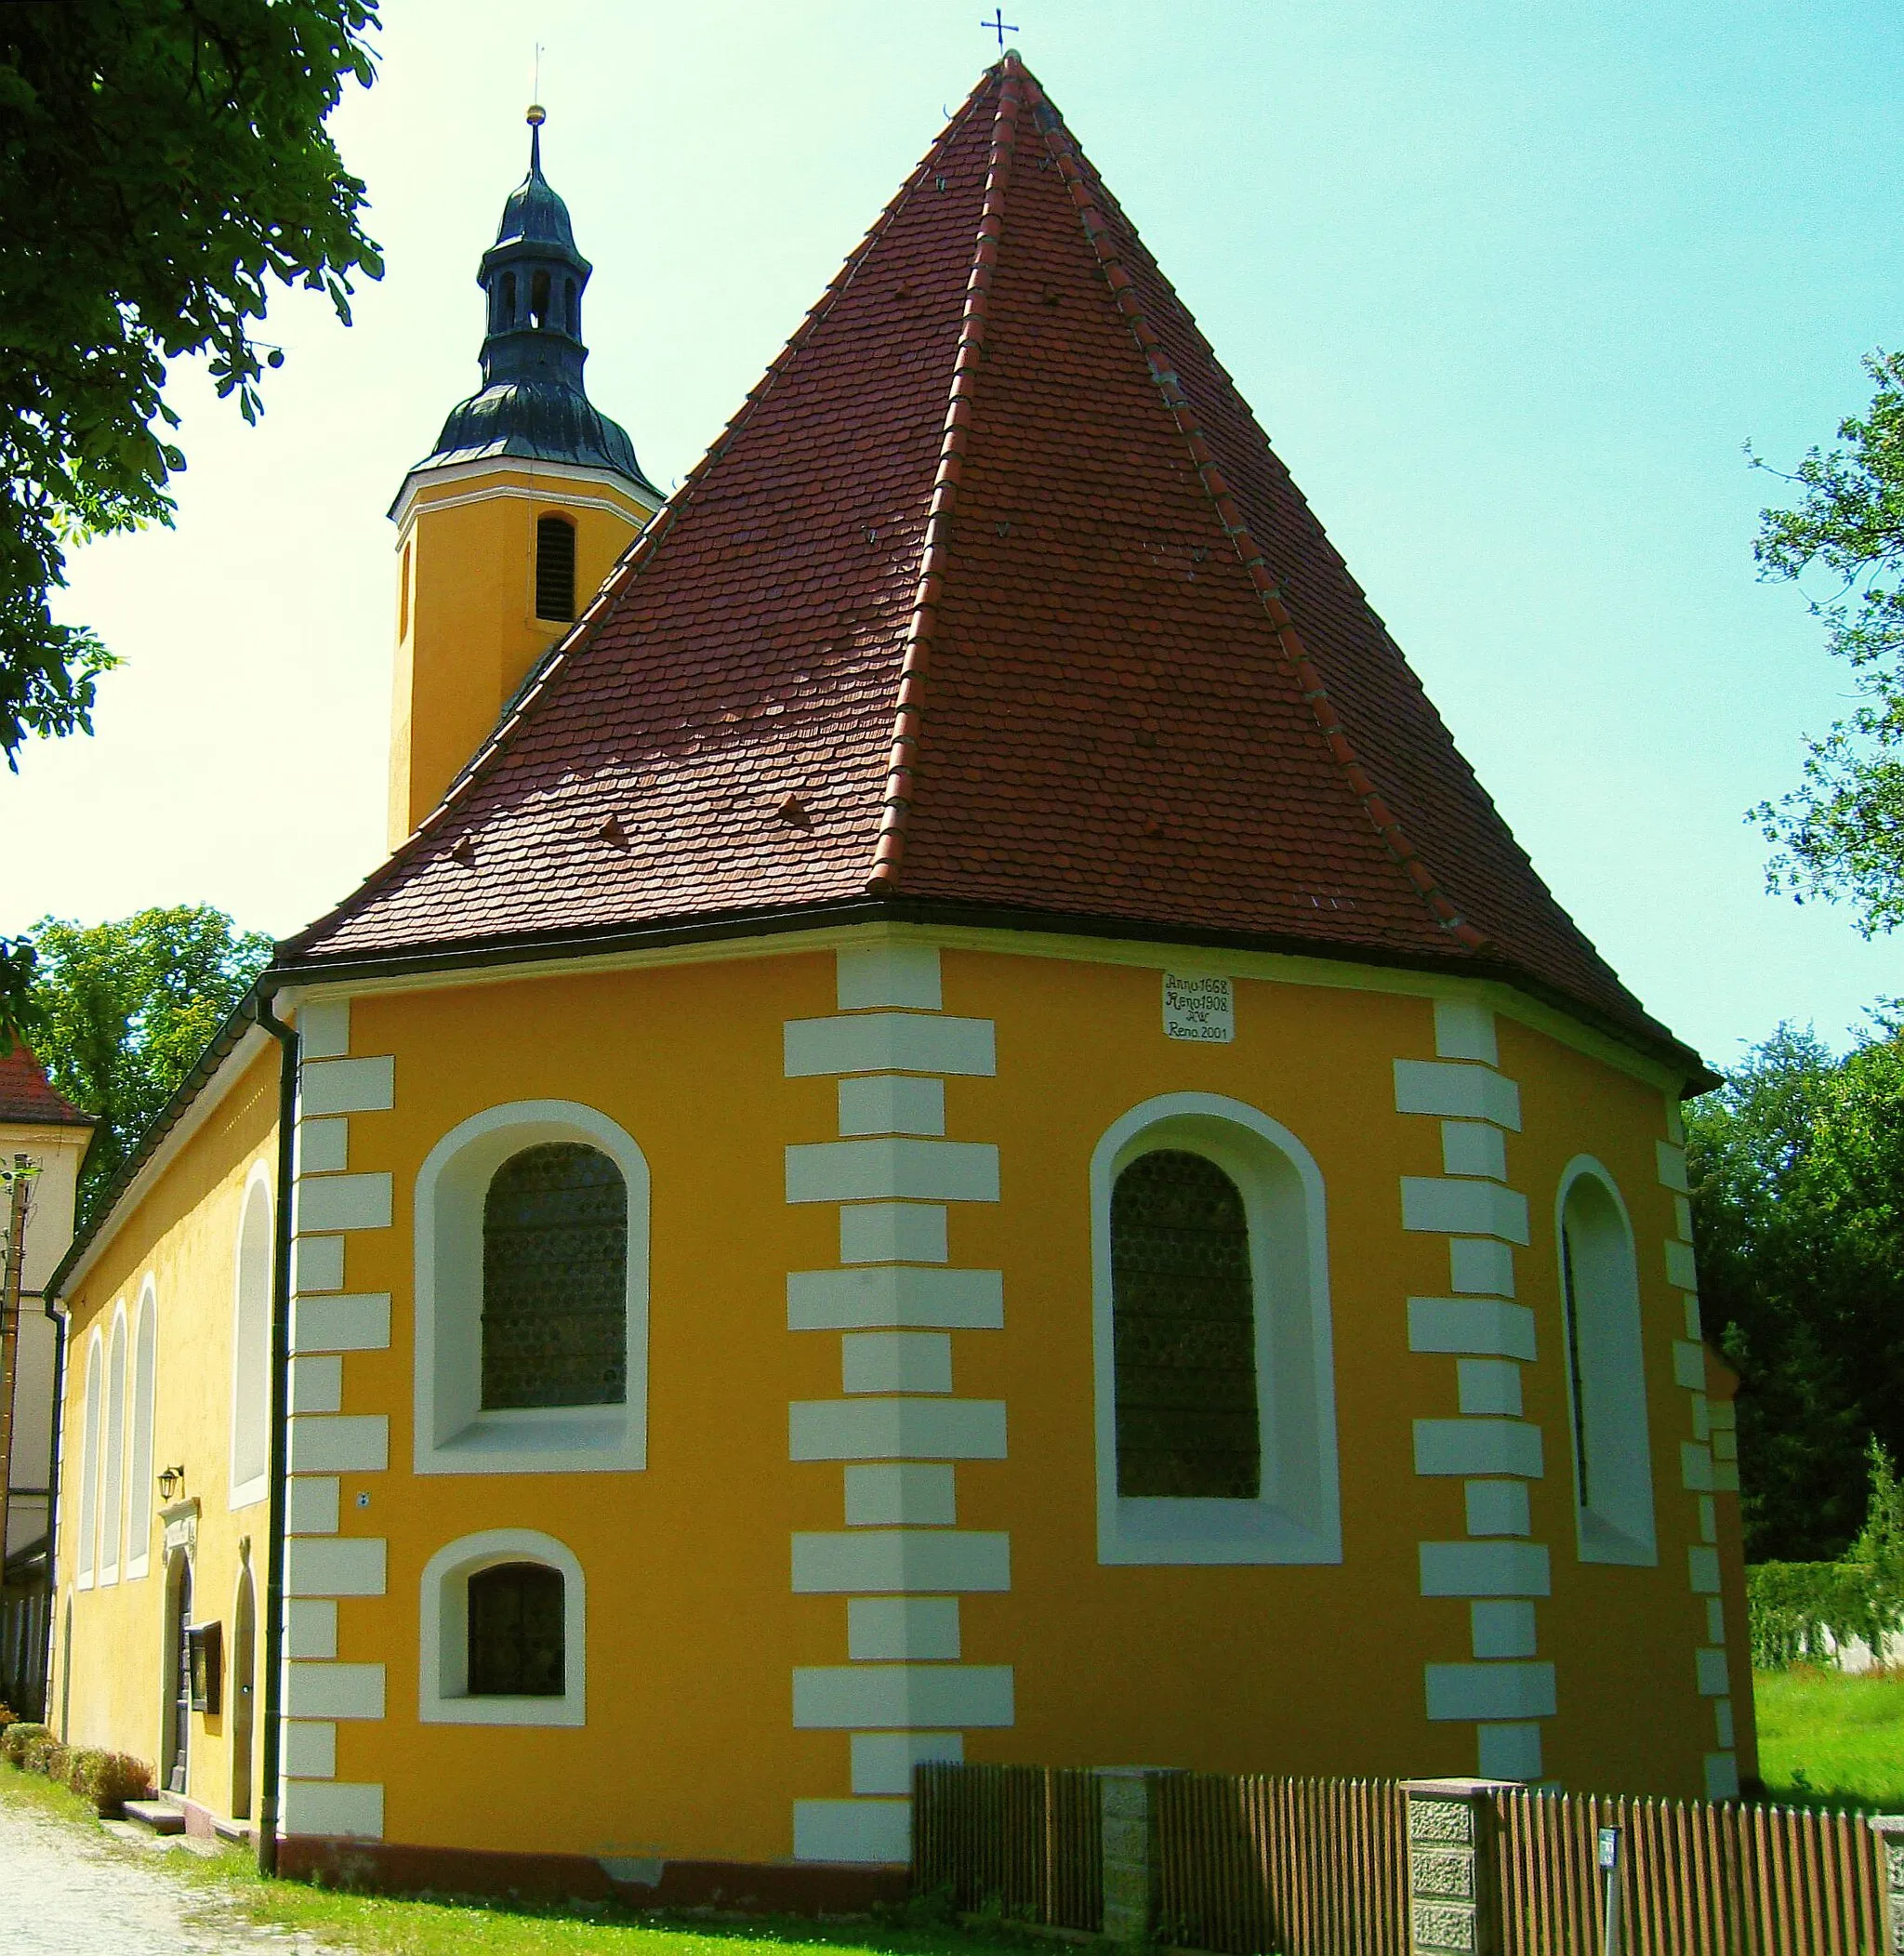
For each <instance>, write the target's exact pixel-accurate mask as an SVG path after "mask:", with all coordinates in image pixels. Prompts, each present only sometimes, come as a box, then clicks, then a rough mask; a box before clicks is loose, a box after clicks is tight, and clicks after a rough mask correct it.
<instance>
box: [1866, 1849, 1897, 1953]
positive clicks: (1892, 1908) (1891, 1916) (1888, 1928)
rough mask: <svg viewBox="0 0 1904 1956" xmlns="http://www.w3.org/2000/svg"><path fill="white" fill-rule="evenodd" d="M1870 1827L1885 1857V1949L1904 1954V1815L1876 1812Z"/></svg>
mask: <svg viewBox="0 0 1904 1956" xmlns="http://www.w3.org/2000/svg"><path fill="white" fill-rule="evenodd" d="M1871 1831H1872V1832H1873V1833H1874V1834H1876V1835H1877V1837H1878V1847H1879V1850H1880V1852H1882V1854H1883V1855H1884V1948H1885V1949H1886V1950H1887V1951H1889V1952H1891V1956H1904V1814H1873V1815H1872V1816H1871Z"/></svg>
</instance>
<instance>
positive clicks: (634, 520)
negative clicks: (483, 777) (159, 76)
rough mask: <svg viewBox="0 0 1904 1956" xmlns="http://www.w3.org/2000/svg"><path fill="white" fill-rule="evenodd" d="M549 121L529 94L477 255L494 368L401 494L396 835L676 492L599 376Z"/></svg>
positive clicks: (446, 780) (582, 271)
mask: <svg viewBox="0 0 1904 1956" xmlns="http://www.w3.org/2000/svg"><path fill="white" fill-rule="evenodd" d="M544 120H545V117H544V113H543V111H542V110H541V109H540V108H532V109H531V110H530V111H529V173H528V175H527V176H526V177H524V178H523V179H522V182H521V183H519V184H518V185H517V186H516V188H515V189H514V190H513V191H511V192H509V199H508V201H507V202H506V203H505V204H504V205H503V211H502V222H501V223H500V224H499V225H498V226H497V227H496V242H495V244H494V245H491V246H490V247H489V249H488V250H487V251H485V252H484V253H483V258H482V262H481V264H480V265H479V267H478V269H477V273H476V280H477V284H479V285H481V286H482V288H483V301H484V331H483V348H482V356H481V358H482V373H483V385H482V387H481V389H480V390H478V391H477V392H476V393H474V394H471V395H470V396H469V399H468V400H467V401H460V402H458V403H456V406H455V407H453V408H452V409H451V410H450V412H449V415H448V416H447V418H446V419H445V420H444V422H443V430H442V432H441V433H440V434H439V435H438V436H437V438H436V445H435V447H434V448H432V449H431V450H430V454H429V455H427V456H425V457H424V458H423V460H422V461H420V462H418V463H417V466H416V467H415V468H414V469H411V470H410V472H409V474H408V475H406V476H405V477H404V479H403V488H402V489H401V490H400V491H399V492H398V495H397V499H396V501H395V503H394V504H393V505H392V506H391V509H390V516H391V518H392V520H393V521H394V522H396V525H397V549H398V566H399V568H398V577H399V591H398V600H397V656H396V671H395V679H396V693H395V699H394V701H393V707H392V714H391V722H390V823H389V838H390V846H391V847H392V848H394V847H395V846H396V844H397V843H399V842H401V841H402V840H403V838H404V837H405V836H407V835H408V834H409V833H410V832H411V830H412V829H414V828H415V827H416V826H417V823H418V822H420V821H421V820H422V819H423V817H424V816H425V815H427V814H428V813H430V810H431V809H432V808H434V807H435V806H436V804H437V802H438V801H439V800H441V799H442V797H443V792H444V791H445V790H446V789H447V788H448V787H449V786H450V784H451V783H452V782H453V781H454V780H455V779H456V775H457V774H458V773H461V771H462V769H463V767H464V766H465V764H466V763H467V762H468V761H469V760H470V758H471V757H472V756H473V755H474V754H475V752H476V750H477V748H478V747H480V746H481V745H482V743H483V739H484V738H485V736H486V735H487V734H488V733H489V731H490V729H491V728H492V727H494V726H495V724H496V719H497V717H498V715H499V714H500V713H501V711H502V708H503V707H504V706H505V704H506V703H507V702H508V701H509V698H510V696H511V695H512V694H514V693H515V691H516V689H517V687H518V686H520V685H521V684H522V680H523V679H524V677H525V676H526V675H527V673H528V671H529V669H530V667H532V666H533V665H534V664H535V663H536V659H537V658H538V657H539V656H540V655H541V654H542V653H544V652H546V651H547V650H548V649H549V645H550V644H552V643H553V642H554V641H555V640H557V639H559V638H560V637H561V636H562V633H563V632H564V631H566V630H567V629H568V627H569V625H570V623H571V622H572V621H573V620H574V618H575V615H577V613H578V612H579V610H580V609H581V607H582V606H583V605H584V604H585V603H586V602H587V601H588V595H589V593H590V592H592V591H593V590H594V588H595V587H596V586H597V585H599V584H600V583H601V581H602V578H603V577H604V576H606V575H607V574H608V572H609V570H610V569H611V567H612V566H613V565H614V563H615V559H616V558H617V557H619V556H620V554H621V553H622V551H623V550H624V549H625V548H627V547H628V544H629V543H630V542H631V541H632V540H633V538H634V536H635V535H637V533H638V532H639V531H640V530H641V526H642V525H643V524H644V523H645V522H647V521H648V519H649V517H651V516H652V515H653V514H654V513H655V510H656V509H659V508H660V507H661V504H662V501H663V497H662V495H661V492H660V491H659V490H658V489H656V488H655V485H654V484H653V483H652V482H650V481H649V480H648V478H647V477H646V476H645V475H643V474H642V472H641V464H640V463H639V462H638V461H637V460H636V459H635V445H634V443H632V442H631V441H629V439H628V431H627V430H625V429H624V428H622V427H621V425H620V424H619V423H618V422H615V421H612V420H610V419H609V417H608V416H606V415H604V414H602V412H601V410H600V409H599V408H597V407H596V406H595V405H594V403H592V402H591V401H590V400H589V399H588V390H587V387H586V386H585V384H584V382H583V378H582V370H583V368H584V366H585V365H586V364H587V363H588V347H587V346H586V345H585V344H584V342H583V339H582V296H583V294H584V293H585V292H586V291H587V289H588V279H589V275H590V273H591V271H593V269H594V268H593V267H592V266H591V265H590V264H589V263H588V259H587V258H584V257H583V256H582V254H581V253H580V252H579V251H578V250H576V248H575V230H574V227H573V226H572V225H571V223H570V221H569V212H568V205H566V204H564V203H563V202H562V199H561V197H559V196H558V195H557V194H556V192H555V191H554V189H553V188H552V186H551V185H550V184H549V179H548V178H546V177H545V176H544V175H543V174H542V124H543V122H544Z"/></svg>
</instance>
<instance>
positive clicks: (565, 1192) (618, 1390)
mask: <svg viewBox="0 0 1904 1956" xmlns="http://www.w3.org/2000/svg"><path fill="white" fill-rule="evenodd" d="M415 1212H416V1221H417V1292H416V1295H417V1309H416V1339H417V1355H416V1368H415V1374H414V1377H415V1381H416V1384H415V1391H416V1421H415V1424H414V1428H413V1431H414V1434H415V1447H416V1471H417V1473H418V1474H502V1473H508V1474H611V1473H629V1472H634V1471H638V1470H640V1469H641V1468H643V1467H645V1466H646V1465H647V1464H648V1425H647V1421H648V1165H647V1162H646V1161H645V1160H644V1159H643V1158H642V1156H641V1149H640V1148H639V1147H637V1146H636V1145H635V1142H634V1139H633V1137H632V1136H631V1135H629V1134H628V1132H627V1131H626V1130H624V1129H622V1128H620V1127H619V1126H617V1125H616V1124H615V1122H614V1121H612V1120H610V1119H609V1118H608V1117H607V1116H606V1115H604V1114H601V1113H598V1112H597V1111H596V1110H595V1109H594V1108H592V1107H587V1106H583V1105H581V1104H579V1103H577V1102H575V1101H554V1100H549V1101H516V1102H512V1103H509V1104H505V1105H502V1106H496V1107H489V1108H485V1109H484V1110H483V1112H481V1113H479V1114H473V1115H471V1116H470V1117H469V1118H468V1119H467V1120H464V1121H462V1122H460V1123H459V1124H458V1125H457V1126H456V1127H455V1128H453V1129H452V1130H450V1131H449V1132H448V1133H447V1134H445V1135H444V1136H443V1139H442V1140H441V1141H439V1142H438V1143H437V1144H436V1145H435V1146H434V1147H433V1148H432V1149H430V1153H429V1155H428V1156H426V1157H425V1159H424V1162H423V1166H422V1168H421V1169H420V1170H418V1171H417V1187H416V1198H415Z"/></svg>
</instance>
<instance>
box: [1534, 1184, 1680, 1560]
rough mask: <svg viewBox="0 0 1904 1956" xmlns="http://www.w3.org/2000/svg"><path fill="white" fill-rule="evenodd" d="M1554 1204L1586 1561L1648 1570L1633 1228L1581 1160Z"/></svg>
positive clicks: (1641, 1349) (1650, 1539)
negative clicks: (1624, 1564) (1635, 1566)
mask: <svg viewBox="0 0 1904 1956" xmlns="http://www.w3.org/2000/svg"><path fill="white" fill-rule="evenodd" d="M1555 1207H1556V1211H1557V1215H1556V1221H1557V1224H1558V1227H1557V1231H1556V1234H1557V1236H1558V1237H1559V1248H1560V1288H1561V1298H1562V1304H1563V1317H1564V1327H1565V1333H1566V1336H1565V1345H1566V1352H1567V1405H1568V1411H1569V1414H1570V1416H1571V1424H1572V1435H1573V1469H1574V1494H1575V1500H1576V1519H1577V1523H1578V1538H1579V1544H1580V1560H1581V1561H1582V1562H1613V1563H1627V1564H1644V1565H1650V1564H1652V1563H1654V1562H1657V1561H1658V1559H1659V1550H1658V1545H1657V1540H1656V1537H1655V1533H1654V1526H1653V1470H1652V1460H1651V1449H1650V1442H1649V1438H1648V1434H1647V1421H1646V1352H1645V1343H1644V1339H1643V1336H1642V1327H1641V1320H1640V1290H1639V1272H1638V1267H1637V1265H1636V1263H1635V1261H1634V1257H1633V1231H1632V1228H1631V1227H1630V1225H1629V1224H1628V1222H1627V1217H1626V1210H1625V1208H1624V1206H1623V1205H1622V1204H1621V1202H1620V1196H1619V1192H1618V1190H1617V1189H1616V1188H1615V1186H1614V1183H1613V1180H1612V1177H1611V1176H1609V1175H1608V1174H1607V1171H1606V1170H1605V1169H1603V1168H1602V1167H1601V1166H1600V1165H1599V1163H1597V1162H1595V1161H1593V1160H1591V1159H1589V1158H1588V1157H1587V1156H1580V1157H1579V1158H1578V1159H1576V1160H1574V1161H1572V1162H1569V1163H1568V1165H1567V1171H1566V1173H1565V1174H1564V1175H1563V1176H1562V1177H1561V1184H1560V1196H1559V1200H1558V1202H1557V1204H1556V1205H1555Z"/></svg>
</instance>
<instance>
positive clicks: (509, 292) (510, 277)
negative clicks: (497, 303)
mask: <svg viewBox="0 0 1904 1956" xmlns="http://www.w3.org/2000/svg"><path fill="white" fill-rule="evenodd" d="M515 323H516V275H515V273H514V272H513V271H505V272H504V273H503V275H502V318H501V319H500V321H499V322H498V324H499V325H500V326H501V328H502V330H503V331H504V332H507V331H508V330H509V327H511V326H512V325H514V324H515Z"/></svg>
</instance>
